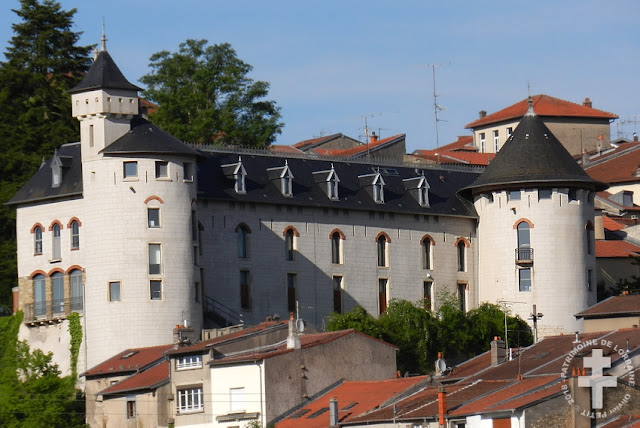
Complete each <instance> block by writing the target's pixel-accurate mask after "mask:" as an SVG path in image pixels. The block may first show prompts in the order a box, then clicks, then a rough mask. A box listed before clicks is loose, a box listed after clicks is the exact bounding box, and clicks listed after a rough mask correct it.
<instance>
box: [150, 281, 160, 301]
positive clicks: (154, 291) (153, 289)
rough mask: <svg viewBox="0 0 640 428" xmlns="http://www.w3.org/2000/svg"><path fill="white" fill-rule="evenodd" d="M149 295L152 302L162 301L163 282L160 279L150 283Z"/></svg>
mask: <svg viewBox="0 0 640 428" xmlns="http://www.w3.org/2000/svg"><path fill="white" fill-rule="evenodd" d="M149 294H150V298H151V300H162V281H160V280H159V279H152V280H151V281H149Z"/></svg>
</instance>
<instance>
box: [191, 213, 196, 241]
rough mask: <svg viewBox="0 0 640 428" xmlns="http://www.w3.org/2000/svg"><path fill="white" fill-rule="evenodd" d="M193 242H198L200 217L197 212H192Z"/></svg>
mask: <svg viewBox="0 0 640 428" xmlns="http://www.w3.org/2000/svg"><path fill="white" fill-rule="evenodd" d="M191 240H192V241H197V240H198V216H197V215H196V212H195V211H191Z"/></svg>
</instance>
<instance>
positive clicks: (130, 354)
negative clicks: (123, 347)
mask: <svg viewBox="0 0 640 428" xmlns="http://www.w3.org/2000/svg"><path fill="white" fill-rule="evenodd" d="M137 353H138V351H130V352H127V353H126V354H124V355H123V356H122V357H120V359H121V360H126V359H127V358H130V357H133V356H134V355H136V354H137Z"/></svg>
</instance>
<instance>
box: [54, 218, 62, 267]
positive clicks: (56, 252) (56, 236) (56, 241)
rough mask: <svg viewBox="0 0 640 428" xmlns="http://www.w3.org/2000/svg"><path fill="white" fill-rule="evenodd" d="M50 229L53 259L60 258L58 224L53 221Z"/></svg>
mask: <svg viewBox="0 0 640 428" xmlns="http://www.w3.org/2000/svg"><path fill="white" fill-rule="evenodd" d="M51 231H52V232H53V254H52V258H53V260H60V259H61V258H62V255H61V251H60V225H59V224H58V223H55V224H54V225H53V226H52V227H51Z"/></svg>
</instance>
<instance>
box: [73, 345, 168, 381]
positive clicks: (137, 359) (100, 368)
mask: <svg viewBox="0 0 640 428" xmlns="http://www.w3.org/2000/svg"><path fill="white" fill-rule="evenodd" d="M172 348H173V345H160V346H150V347H147V348H132V349H127V350H125V351H122V352H120V353H119V354H117V355H115V356H113V357H111V358H109V359H108V360H106V361H104V362H102V363H100V364H98V365H97V366H95V367H93V368H91V369H89V370H87V371H86V372H84V373H82V374H81V375H80V376H85V377H91V376H115V375H122V374H125V373H131V372H136V371H138V370H140V369H141V368H143V367H145V366H147V365H149V364H151V363H153V362H155V361H158V360H160V359H161V358H163V356H164V353H165V352H166V351H168V350H170V349H172Z"/></svg>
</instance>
